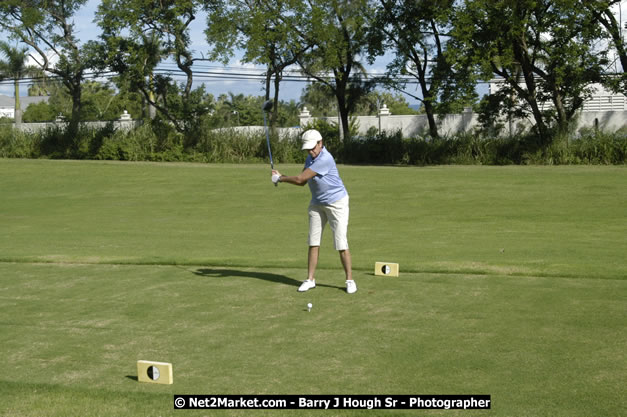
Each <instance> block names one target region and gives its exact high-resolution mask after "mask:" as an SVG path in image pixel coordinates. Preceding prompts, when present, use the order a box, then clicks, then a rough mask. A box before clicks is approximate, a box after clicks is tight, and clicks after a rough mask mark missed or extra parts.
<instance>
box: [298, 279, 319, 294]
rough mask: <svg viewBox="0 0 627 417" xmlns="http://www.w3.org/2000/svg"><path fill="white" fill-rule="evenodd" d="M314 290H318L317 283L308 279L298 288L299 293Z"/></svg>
mask: <svg viewBox="0 0 627 417" xmlns="http://www.w3.org/2000/svg"><path fill="white" fill-rule="evenodd" d="M312 288H316V281H315V280H309V279H306V280H305V281H303V283H302V284H300V287H298V292H305V291H309V290H310V289H312Z"/></svg>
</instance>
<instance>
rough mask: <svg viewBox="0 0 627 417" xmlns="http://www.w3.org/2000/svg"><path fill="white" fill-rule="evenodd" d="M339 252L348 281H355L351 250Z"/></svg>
mask: <svg viewBox="0 0 627 417" xmlns="http://www.w3.org/2000/svg"><path fill="white" fill-rule="evenodd" d="M338 252H339V253H340V259H341V261H342V266H343V267H344V273H346V280H351V279H353V267H352V261H351V252H350V250H348V249H346V250H341V251H338Z"/></svg>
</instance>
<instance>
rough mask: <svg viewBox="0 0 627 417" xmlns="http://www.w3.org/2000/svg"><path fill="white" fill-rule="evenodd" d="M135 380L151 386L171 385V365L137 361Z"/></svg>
mask: <svg viewBox="0 0 627 417" xmlns="http://www.w3.org/2000/svg"><path fill="white" fill-rule="evenodd" d="M137 380H138V381H139V382H151V383H153V384H167V385H169V384H172V383H173V382H174V381H173V379H172V364H171V363H167V362H153V361H137Z"/></svg>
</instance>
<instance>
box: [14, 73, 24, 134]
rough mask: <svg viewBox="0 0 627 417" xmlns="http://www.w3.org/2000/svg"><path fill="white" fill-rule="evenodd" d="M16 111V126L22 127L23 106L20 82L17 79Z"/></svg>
mask: <svg viewBox="0 0 627 417" xmlns="http://www.w3.org/2000/svg"><path fill="white" fill-rule="evenodd" d="M14 83H15V110H14V113H15V114H14V115H13V118H14V121H15V126H20V125H21V124H22V105H21V104H20V82H19V79H17V78H16V79H15V81H14Z"/></svg>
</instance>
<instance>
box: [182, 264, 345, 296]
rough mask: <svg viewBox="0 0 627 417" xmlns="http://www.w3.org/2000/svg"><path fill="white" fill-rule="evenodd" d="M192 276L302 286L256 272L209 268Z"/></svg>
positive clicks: (279, 276) (341, 288)
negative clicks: (232, 278)
mask: <svg viewBox="0 0 627 417" xmlns="http://www.w3.org/2000/svg"><path fill="white" fill-rule="evenodd" d="M193 272H194V274H196V275H198V276H201V277H212V278H228V277H243V278H255V279H262V280H264V281H269V282H274V283H277V284H283V285H290V286H292V287H299V286H300V284H302V281H298V280H295V279H294V278H290V277H286V276H285V275H279V274H270V273H267V272H256V271H241V270H237V269H217V268H216V269H210V268H201V269H197V270H196V271H193ZM316 287H325V288H337V289H339V290H342V291H344V290H345V289H344V287H338V286H335V285H326V284H318V283H316Z"/></svg>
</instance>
